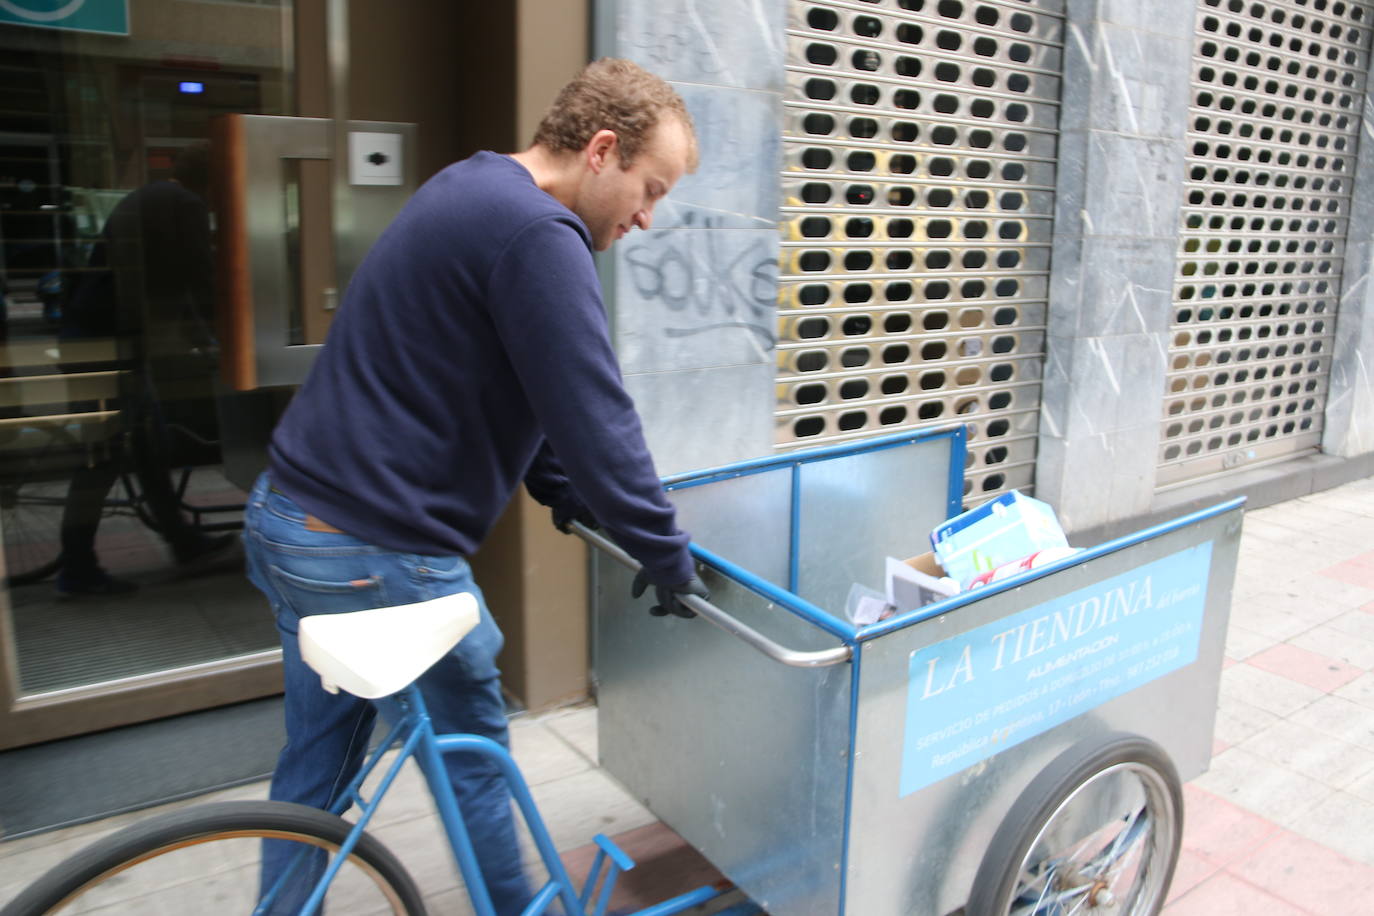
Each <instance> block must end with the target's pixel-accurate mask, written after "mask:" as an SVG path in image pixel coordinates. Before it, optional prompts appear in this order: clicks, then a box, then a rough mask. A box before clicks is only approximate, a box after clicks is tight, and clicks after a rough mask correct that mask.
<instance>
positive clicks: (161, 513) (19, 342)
mask: <svg viewBox="0 0 1374 916" xmlns="http://www.w3.org/2000/svg"><path fill="white" fill-rule="evenodd" d="M4 7H5V10H4V13H3V16H0V98H3V99H5V100H6V101H5V102H4V103H3V104H2V105H0V541H2V542H3V556H4V564H3V583H0V748H3V747H9V746H16V745H21V744H27V743H32V742H35V741H41V740H47V739H50V738H56V737H60V736H62V735H67V734H73V733H77V732H82V731H89V730H92V729H95V728H101V727H107V726H109V725H115V724H120V723H122V722H128V721H134V720H137V719H140V718H149V717H152V716H155V715H166V714H170V713H175V712H181V711H186V710H188V709H194V708H198V707H200V706H205V705H210V704H211V703H213V702H229V701H233V700H236V699H246V698H249V697H252V696H258V695H262V694H264V693H270V692H273V691H274V690H275V689H277V682H278V675H277V672H276V667H277V638H276V633H275V630H274V628H273V626H272V621H271V616H270V614H269V612H268V611H267V608H266V606H265V604H264V602H263V601H262V599H261V596H259V595H258V594H257V593H256V592H255V591H253V590H252V588H251V586H249V585H248V583H247V581H246V580H245V579H244V576H243V573H242V555H241V551H240V548H239V545H238V535H237V529H238V528H239V525H240V519H241V509H242V504H243V500H244V497H245V490H246V488H247V487H248V486H250V484H251V480H252V477H253V475H254V474H255V473H256V471H257V469H258V467H259V466H260V464H261V461H262V448H263V445H264V443H265V441H266V435H267V431H268V430H270V428H271V424H272V421H273V419H274V417H275V415H276V413H277V412H278V410H279V408H280V402H281V400H282V399H283V398H284V394H281V393H273V392H262V391H252V392H237V391H231V390H229V389H228V388H226V387H225V386H224V385H222V384H221V383H220V382H219V374H220V373H219V365H218V363H219V337H218V330H217V322H216V314H215V313H216V301H217V297H218V289H217V281H216V275H215V270H214V260H215V259H214V247H215V244H216V236H215V214H214V213H213V212H212V210H211V204H210V201H211V200H212V199H213V197H212V194H211V188H210V178H211V168H210V164H211V160H212V158H213V156H214V155H215V151H214V150H212V149H211V148H210V143H209V141H210V137H211V123H212V120H213V119H214V118H215V117H216V116H218V115H225V114H266V115H290V114H293V111H292V110H291V109H292V107H293V106H292V103H291V99H292V98H293V97H294V94H293V91H292V73H291V59H292V54H291V53H290V49H291V41H290V36H291V32H292V24H293V23H292V20H293V10H292V9H291V8H290V7H289V0H218V2H187V0H130V2H129V3H128V4H127V6H124V5H122V4H120V3H118V2H111V3H102V4H85V5H83V4H67V5H65V6H62V5H59V4H54V3H52V2H51V0H15V2H14V3H7V4H4ZM59 7H60V8H61V9H60V10H59V9H58V8H59ZM86 7H90V8H91V9H90V10H87V9H86Z"/></svg>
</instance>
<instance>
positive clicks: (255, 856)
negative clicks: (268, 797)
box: [0, 802, 424, 916]
mask: <svg viewBox="0 0 1374 916" xmlns="http://www.w3.org/2000/svg"><path fill="white" fill-rule="evenodd" d="M202 807H205V808H206V809H207V810H206V811H204V812H201V811H197V810H196V809H187V810H186V811H184V812H176V813H174V814H173V815H170V816H164V817H162V818H156V819H153V820H151V821H149V822H145V823H144V824H139V825H135V826H134V827H132V828H129V829H127V830H124V831H120V832H118V833H115V834H113V835H111V836H109V837H106V838H105V839H104V840H101V841H100V842H98V843H96V844H93V845H92V846H91V847H88V848H87V849H85V850H83V851H82V852H80V853H78V854H77V855H75V856H73V857H72V858H70V859H68V860H66V861H65V862H63V863H61V864H60V865H58V866H57V867H56V868H54V869H52V870H51V871H50V872H48V874H46V875H44V876H43V877H42V878H41V879H40V880H39V881H38V882H36V883H35V884H34V885H33V886H31V887H30V888H28V889H27V890H26V891H25V892H24V893H22V894H21V895H20V896H19V897H18V898H16V899H15V901H13V902H12V903H11V904H10V905H9V906H6V907H5V908H3V909H2V910H0V914H3V916H38V914H69V913H71V914H74V913H82V914H85V913H93V914H115V913H131V912H148V913H163V912H176V913H191V914H200V913H204V914H211V913H213V914H216V916H218V914H221V913H224V914H234V913H243V914H248V913H259V912H260V913H263V914H265V916H282V914H289V913H296V912H298V911H299V909H300V906H301V904H302V903H303V902H304V901H305V899H306V897H308V896H309V894H310V892H311V890H313V888H314V886H315V884H316V880H317V877H318V875H319V874H322V873H323V870H324V865H325V862H326V860H328V861H333V859H334V857H335V854H336V853H337V852H338V849H339V846H340V843H341V842H342V841H343V840H344V839H345V837H347V835H348V832H349V830H350V829H351V826H352V825H350V824H348V823H347V822H345V821H343V820H342V819H340V818H336V817H334V816H333V815H329V814H326V813H324V812H322V811H316V810H314V809H302V806H298V805H287V804H284V803H280V802H265V803H245V804H244V805H242V806H235V805H233V804H230V805H226V806H202ZM216 808H218V810H216ZM278 809H280V810H278ZM264 841H267V842H275V843H276V844H277V847H278V852H279V853H280V854H281V855H282V856H283V859H284V860H285V861H290V862H294V863H295V864H296V873H298V874H299V877H300V880H298V881H295V882H294V883H292V882H283V884H282V885H279V886H276V887H275V890H276V892H277V896H276V897H275V898H274V899H273V901H272V904H273V905H271V906H262V907H260V900H261V894H260V887H259V883H260V877H261V858H262V852H263V850H264V849H265V848H266V847H265V846H264ZM297 851H299V852H301V856H300V857H297V856H295V853H296V852H297ZM302 862H304V863H305V864H304V866H301V864H300V863H302ZM288 874H291V872H289V871H288ZM322 911H324V912H328V913H329V914H330V916H337V914H346V916H372V914H406V916H423V913H424V905H423V903H422V902H421V899H420V894H419V891H418V890H417V889H416V888H415V885H414V882H413V881H412V880H411V879H410V876H409V875H408V874H407V873H406V872H405V870H404V869H403V868H402V867H401V865H400V863H399V862H398V861H397V860H396V859H395V857H394V856H392V855H391V853H390V852H389V851H387V850H386V848H385V847H383V846H382V845H381V844H380V843H378V842H377V841H376V839H375V838H373V837H371V836H369V835H367V834H364V835H363V836H362V837H361V838H360V840H359V843H358V845H357V847H355V849H354V850H353V851H352V853H351V854H350V855H349V856H348V857H347V859H346V860H345V861H344V863H343V865H342V866H341V867H340V871H339V873H338V875H337V876H336V878H335V880H334V882H333V883H332V884H331V885H330V888H329V893H328V894H327V895H326V897H325V903H324V906H323V908H322Z"/></svg>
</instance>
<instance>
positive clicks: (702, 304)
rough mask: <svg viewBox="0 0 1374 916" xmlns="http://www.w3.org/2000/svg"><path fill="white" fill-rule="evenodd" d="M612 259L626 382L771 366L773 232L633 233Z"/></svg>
mask: <svg viewBox="0 0 1374 916" xmlns="http://www.w3.org/2000/svg"><path fill="white" fill-rule="evenodd" d="M617 259H618V260H617V264H616V271H615V291H614V297H615V303H616V307H615V341H616V348H617V350H618V352H619V354H620V361H621V366H622V368H623V369H624V371H625V372H626V373H627V374H628V373H633V372H663V371H667V370H673V369H704V368H709V367H712V366H734V365H742V364H761V363H767V364H769V365H772V363H773V347H774V344H775V342H776V334H777V328H776V309H777V283H778V278H777V263H778V237H777V233H776V232H775V231H773V230H771V229H728V228H712V227H710V226H709V225H707V226H701V227H698V228H684V229H663V230H654V231H651V232H646V233H635V234H633V235H631V236H629V237H627V238H626V239H624V240H623V241H621V242H620V243H619V248H618V252H617ZM648 409H653V405H648Z"/></svg>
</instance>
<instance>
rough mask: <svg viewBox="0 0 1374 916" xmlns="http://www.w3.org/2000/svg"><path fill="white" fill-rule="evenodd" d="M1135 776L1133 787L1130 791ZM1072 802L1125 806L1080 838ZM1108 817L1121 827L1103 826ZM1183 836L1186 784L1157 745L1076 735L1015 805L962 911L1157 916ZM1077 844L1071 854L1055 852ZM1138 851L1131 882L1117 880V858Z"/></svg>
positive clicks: (988, 915) (986, 915)
mask: <svg viewBox="0 0 1374 916" xmlns="http://www.w3.org/2000/svg"><path fill="white" fill-rule="evenodd" d="M1133 780H1138V786H1137V788H1138V789H1139V790H1140V791H1139V795H1136V794H1134V793H1133V792H1132V791H1131V789H1132V787H1133V786H1132V783H1133ZM1075 801H1077V802H1079V807H1080V810H1082V809H1084V808H1086V809H1088V810H1089V811H1090V812H1091V814H1092V815H1093V816H1094V819H1097V817H1096V815H1098V814H1099V808H1098V807H1096V806H1097V805H1101V804H1102V803H1103V802H1105V801H1110V802H1114V804H1113V805H1109V806H1108V807H1106V808H1101V809H1100V811H1110V810H1111V809H1112V808H1113V807H1114V808H1115V809H1116V812H1117V813H1121V809H1122V808H1126V807H1127V806H1128V805H1129V810H1127V811H1126V812H1125V816H1124V817H1123V818H1120V819H1118V820H1115V821H1114V820H1110V819H1108V820H1106V821H1105V822H1104V823H1101V824H1100V825H1099V826H1098V827H1097V830H1096V831H1094V832H1090V833H1088V834H1087V836H1086V837H1085V836H1082V835H1081V832H1082V829H1083V827H1084V825H1081V824H1075V823H1073V820H1072V814H1071V811H1070V807H1069V806H1070V805H1072V804H1074V802H1075ZM1142 801H1143V807H1141V808H1139V809H1138V810H1137V808H1136V805H1137V803H1138V802H1142ZM1102 817H1104V818H1105V817H1107V815H1106V814H1102ZM1081 819H1082V816H1081V815H1080V820H1081ZM1056 820H1060V821H1061V823H1062V824H1063V825H1064V827H1063V829H1066V830H1068V831H1070V833H1069V837H1068V839H1070V840H1071V842H1069V843H1067V844H1061V843H1060V842H1059V838H1058V837H1057V836H1056V835H1055V834H1054V833H1053V831H1052V829H1051V828H1053V827H1054V825H1055V822H1056ZM1122 822H1124V826H1122ZM1113 825H1116V826H1117V827H1118V832H1116V833H1115V834H1110V832H1111V829H1112V827H1113ZM1109 834H1110V835H1109ZM1132 834H1137V835H1138V836H1137V837H1136V838H1132ZM1182 834H1183V787H1182V784H1181V782H1180V781H1179V778H1178V772H1177V770H1176V769H1175V768H1174V765H1173V762H1172V761H1170V759H1169V755H1168V754H1167V753H1165V751H1164V750H1163V749H1162V748H1161V747H1160V746H1159V745H1158V744H1155V743H1154V742H1153V741H1150V740H1148V739H1146V738H1142V737H1139V736H1136V735H1127V734H1114V735H1109V736H1107V737H1106V738H1104V739H1097V740H1094V741H1092V742H1083V743H1082V744H1079V745H1075V746H1074V747H1071V748H1069V749H1068V750H1067V751H1065V752H1064V753H1062V754H1060V755H1059V756H1058V757H1056V758H1055V759H1054V760H1053V761H1052V762H1051V763H1050V765H1049V766H1047V767H1045V769H1044V770H1042V771H1041V772H1040V773H1039V775H1037V776H1036V778H1035V779H1033V780H1032V781H1031V783H1030V785H1029V786H1027V787H1026V790H1025V791H1024V792H1022V793H1021V796H1020V797H1019V798H1018V799H1017V800H1016V802H1015V804H1013V805H1012V807H1011V810H1010V811H1008V813H1007V815H1006V817H1005V818H1004V819H1003V820H1002V823H1001V825H1000V826H999V827H998V828H997V832H996V833H995V834H993V838H992V842H991V843H990V844H989V845H988V849H987V852H985V853H984V855H983V861H982V864H981V865H980V866H979V869H978V873H977V877H975V879H974V883H973V891H972V893H971V894H970V895H969V902H968V904H967V906H966V908H965V911H966V913H967V914H968V916H1032V914H1034V916H1055V914H1062V913H1069V912H1073V913H1080V912H1081V913H1083V914H1084V916H1088V914H1104V916H1105V914H1112V916H1155V914H1157V913H1158V912H1159V911H1160V909H1162V908H1163V906H1164V902H1165V898H1166V897H1167V895H1168V890H1169V884H1170V882H1171V881H1172V880H1173V872H1174V867H1175V866H1176V865H1177V864H1178V854H1179V847H1180V845H1181V842H1182ZM1095 838H1097V842H1096V845H1093V843H1094V840H1095ZM1123 841H1124V845H1122V844H1123ZM1119 845H1120V846H1121V848H1120V850H1119V851H1118V852H1113V850H1115V849H1116V848H1117V847H1118V846H1119ZM1075 846H1076V847H1077V849H1076V851H1075V852H1074V854H1072V855H1069V856H1067V857H1064V858H1063V859H1059V858H1057V856H1056V855H1055V853H1056V852H1057V851H1059V850H1061V849H1073V848H1074V847H1075ZM1085 853H1086V854H1088V855H1086V856H1085V855H1084V854H1085ZM1137 853H1138V854H1139V856H1140V858H1139V860H1138V861H1137V862H1135V863H1134V869H1133V870H1134V872H1135V874H1134V875H1133V879H1132V882H1131V884H1130V886H1129V887H1121V886H1117V883H1116V882H1117V879H1118V878H1120V877H1122V871H1121V870H1120V869H1121V866H1130V865H1131V863H1130V862H1129V861H1128V860H1129V858H1130V857H1132V856H1135V855H1136V854H1137ZM1113 869H1116V871H1115V877H1111V876H1112V874H1113ZM1080 895H1081V899H1080ZM1065 901H1072V903H1073V905H1072V906H1070V905H1067V904H1066V903H1065ZM1085 903H1086V904H1087V905H1086V906H1082V904H1085Z"/></svg>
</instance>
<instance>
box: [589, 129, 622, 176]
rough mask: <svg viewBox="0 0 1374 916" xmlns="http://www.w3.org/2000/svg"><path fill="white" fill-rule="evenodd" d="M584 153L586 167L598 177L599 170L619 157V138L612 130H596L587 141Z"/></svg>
mask: <svg viewBox="0 0 1374 916" xmlns="http://www.w3.org/2000/svg"><path fill="white" fill-rule="evenodd" d="M585 153H586V158H587V167H588V168H589V169H591V170H592V172H593V173H594V174H597V175H600V174H601V170H602V169H604V168H606V167H607V166H608V165H610V163H611V160H612V159H614V158H618V157H619V155H620V138H619V137H617V136H616V135H615V131H613V130H598V131H597V132H596V133H594V134H592V138H591V139H590V140H588V141H587V147H586V150H585Z"/></svg>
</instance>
